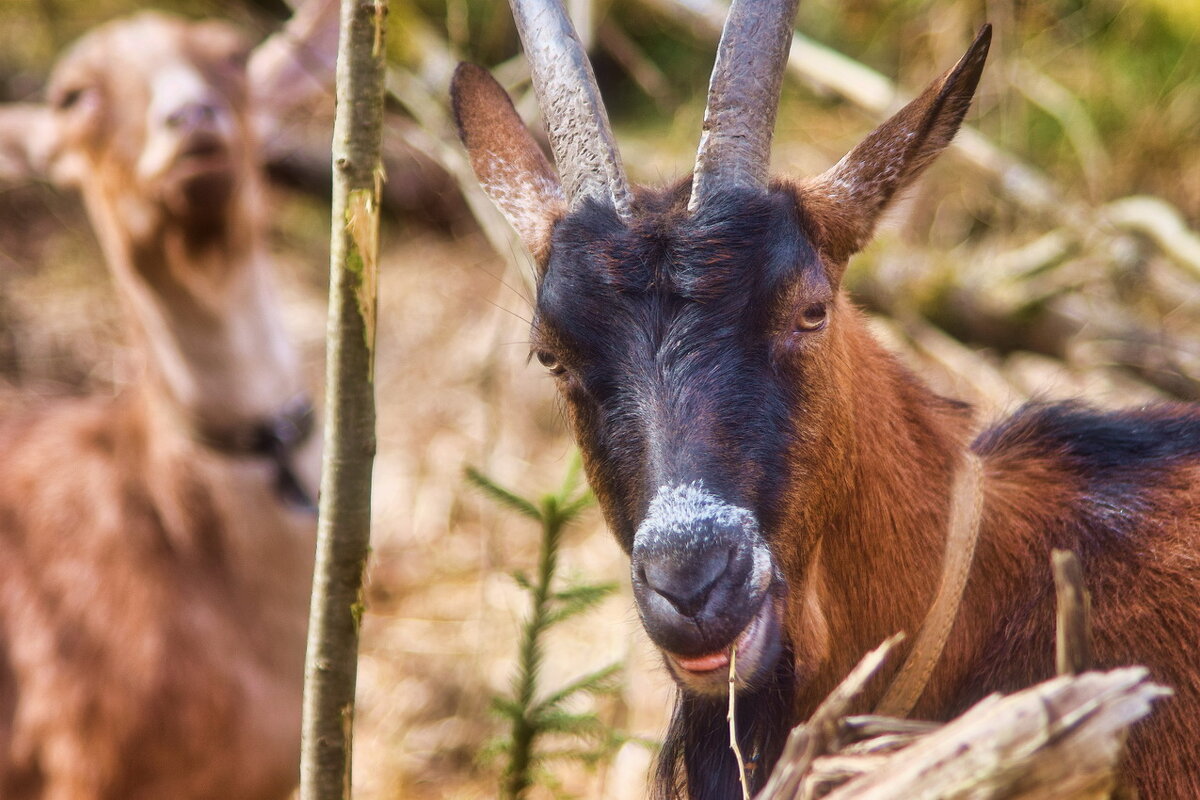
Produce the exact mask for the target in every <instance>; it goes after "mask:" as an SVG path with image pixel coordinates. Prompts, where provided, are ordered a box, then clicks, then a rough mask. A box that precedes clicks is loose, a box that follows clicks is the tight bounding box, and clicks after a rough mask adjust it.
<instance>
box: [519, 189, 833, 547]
mask: <svg viewBox="0 0 1200 800" xmlns="http://www.w3.org/2000/svg"><path fill="white" fill-rule="evenodd" d="M831 298H832V288H831V287H830V286H829V283H828V280H827V278H826V277H825V274H824V272H823V270H822V268H821V264H820V261H819V259H818V256H817V254H816V251H815V250H814V248H813V247H812V246H811V245H810V244H809V242H808V239H807V238H806V236H805V234H804V231H803V230H802V228H801V224H800V219H799V216H798V213H797V209H796V201H795V197H794V196H793V195H792V193H791V192H790V191H787V190H775V191H772V192H770V193H761V192H754V191H735V192H730V193H727V194H725V195H722V196H719V197H717V198H714V201H713V202H712V203H710V204H709V205H707V206H705V207H704V208H702V209H700V210H699V211H698V212H697V213H696V214H695V215H693V216H690V217H689V216H687V215H685V214H683V213H682V211H681V209H679V208H678V207H670V208H667V209H664V210H662V211H660V212H657V213H651V214H645V215H643V216H642V217H640V218H639V219H638V220H637V221H635V223H634V224H633V225H631V226H628V227H627V226H625V225H623V224H622V223H621V222H620V221H619V220H618V219H617V218H616V215H615V214H614V213H613V212H612V210H611V209H608V208H605V207H603V206H600V205H598V204H590V205H586V206H584V207H583V208H582V209H580V210H579V211H577V212H575V213H573V214H571V215H570V216H568V217H567V218H565V219H564V220H563V221H562V222H560V223H559V225H558V226H557V228H556V230H555V232H554V238H553V244H552V248H551V255H550V259H549V263H548V265H547V268H546V270H545V273H544V275H543V278H542V280H541V283H540V285H539V290H538V302H537V313H536V319H535V322H534V340H535V345H534V347H535V352H536V353H537V357H538V360H539V361H542V362H543V363H546V364H547V365H553V367H555V368H557V369H558V370H560V371H561V375H562V381H563V390H564V392H565V395H566V397H567V400H568V406H569V411H570V413H571V416H572V421H573V424H574V426H575V431H576V434H577V436H578V438H579V440H580V443H581V446H582V447H583V449H584V451H585V454H586V455H587V456H588V457H589V458H588V460H589V466H590V475H591V477H592V478H593V483H594V485H595V486H596V490H597V492H598V494H600V495H601V499H602V501H603V502H604V503H605V507H606V511H608V512H609V516H610V520H609V521H610V524H612V526H613V528H614V531H615V532H616V533H617V536H618V539H619V540H620V541H621V543H622V545H623V546H624V547H625V548H626V549H627V550H628V549H630V547H631V544H632V537H633V533H634V530H635V529H636V527H637V524H638V522H639V521H640V518H641V517H642V516H643V515H644V514H645V512H646V508H647V506H648V505H649V502H650V499H651V497H652V496H653V493H654V491H656V490H657V489H658V488H659V487H660V486H664V485H676V484H682V483H687V482H690V481H695V480H701V481H703V483H704V486H705V487H706V489H707V490H708V491H709V492H713V493H716V494H718V495H720V496H721V497H723V498H724V499H725V500H726V501H728V502H731V503H734V504H737V505H740V506H743V507H746V508H750V509H751V510H754V511H756V512H758V513H759V514H763V515H766V511H765V509H769V508H771V507H772V505H773V504H772V503H771V499H772V497H773V495H774V494H775V493H776V492H777V491H778V490H779V488H780V487H779V485H778V480H777V478H776V476H778V475H779V474H780V473H781V464H782V459H783V457H784V453H783V447H784V444H785V443H786V442H787V441H788V437H787V433H788V426H789V417H790V413H791V408H792V406H793V403H794V401H795V390H794V387H793V386H792V382H791V380H789V379H785V374H784V372H785V364H784V363H783V361H784V360H785V358H784V354H785V351H786V350H787V348H788V347H789V346H791V345H790V342H791V337H792V336H794V335H795V334H796V332H797V331H799V330H801V329H803V330H805V331H818V330H820V328H822V327H824V321H823V319H817V318H818V317H823V314H824V310H825V304H826V302H827V301H828V300H829V299H831ZM798 301H799V302H801V303H802V304H803V305H802V308H804V309H805V310H804V311H803V312H802V313H800V314H799V315H797V310H796V307H795V305H796V303H797V302H798ZM797 320H800V322H797Z"/></svg>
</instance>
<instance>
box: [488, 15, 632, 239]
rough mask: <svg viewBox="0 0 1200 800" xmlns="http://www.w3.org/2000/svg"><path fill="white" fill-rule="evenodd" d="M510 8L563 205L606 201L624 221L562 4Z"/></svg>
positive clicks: (625, 188)
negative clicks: (565, 202) (564, 197)
mask: <svg viewBox="0 0 1200 800" xmlns="http://www.w3.org/2000/svg"><path fill="white" fill-rule="evenodd" d="M510 5H511V7H512V12H513V17H514V19H516V22H517V33H519V34H520V36H521V44H522V45H524V47H525V56H526V58H528V59H529V67H530V72H531V75H532V78H533V90H534V92H535V93H536V94H537V99H538V104H539V105H540V106H541V108H542V118H543V119H544V120H545V123H546V133H547V134H548V135H549V136H550V148H551V149H552V150H553V151H554V160H555V162H556V163H557V164H558V172H559V176H560V177H561V178H562V182H563V189H564V191H565V192H566V195H567V199H568V202H569V203H570V205H571V207H572V208H574V207H576V206H578V205H579V203H580V202H581V201H583V200H584V199H585V198H587V197H596V198H600V199H603V200H609V201H611V202H612V204H613V206H614V207H615V208H616V210H617V216H619V217H620V218H621V219H622V220H625V221H629V219H631V217H632V211H631V210H630V207H631V199H632V198H631V195H630V191H629V181H628V179H627V178H626V177H625V168H624V167H622V166H621V156H620V154H619V153H617V146H616V142H615V140H614V139H613V134H612V128H611V127H610V126H609V124H608V114H607V113H606V112H605V111H604V103H603V102H602V101H601V99H600V89H599V88H598V87H597V86H596V76H595V75H594V74H593V73H592V65H591V63H589V62H588V58H587V52H586V51H585V50H584V47H583V43H582V42H580V41H579V36H578V35H577V34H576V33H575V26H573V25H572V24H571V19H570V17H568V16H567V12H566V9H564V8H563V4H562V0H510Z"/></svg>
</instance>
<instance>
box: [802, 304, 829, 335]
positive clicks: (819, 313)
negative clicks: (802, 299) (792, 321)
mask: <svg viewBox="0 0 1200 800" xmlns="http://www.w3.org/2000/svg"><path fill="white" fill-rule="evenodd" d="M828 319H829V315H828V313H827V312H826V310H825V304H824V303H812V304H811V305H807V306H805V307H804V309H803V310H801V312H800V316H799V317H798V318H797V319H796V330H797V331H798V332H801V333H810V332H812V331H819V330H821V328H824V327H825V323H826V322H827V321H828Z"/></svg>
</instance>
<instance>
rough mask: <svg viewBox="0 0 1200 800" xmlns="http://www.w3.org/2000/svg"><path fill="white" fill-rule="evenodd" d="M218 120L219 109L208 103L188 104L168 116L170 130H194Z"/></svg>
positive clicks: (167, 121)
mask: <svg viewBox="0 0 1200 800" xmlns="http://www.w3.org/2000/svg"><path fill="white" fill-rule="evenodd" d="M216 118H217V109H216V108H215V107H213V106H212V105H210V104H208V103H188V104H186V105H182V106H180V107H179V108H177V109H175V110H174V111H172V112H171V113H170V114H168V115H167V118H166V123H167V127H169V128H194V127H198V126H201V125H207V124H209V123H212V122H213V121H214V120H215V119H216Z"/></svg>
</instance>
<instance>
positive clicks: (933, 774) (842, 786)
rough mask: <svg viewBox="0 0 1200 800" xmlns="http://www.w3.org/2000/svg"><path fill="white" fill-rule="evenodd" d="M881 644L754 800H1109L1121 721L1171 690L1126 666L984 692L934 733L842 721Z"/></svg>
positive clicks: (791, 744) (924, 726)
mask: <svg viewBox="0 0 1200 800" xmlns="http://www.w3.org/2000/svg"><path fill="white" fill-rule="evenodd" d="M885 649H886V645H885V647H883V648H880V649H879V650H876V651H875V652H873V653H871V654H869V655H868V656H867V657H866V658H864V659H863V661H862V663H860V664H859V666H858V667H856V668H855V670H854V672H853V673H852V674H851V677H850V678H848V679H847V680H846V681H845V682H843V684H842V685H841V686H839V687H838V689H837V690H835V691H834V693H833V694H832V695H830V698H829V700H827V701H826V703H825V704H824V705H823V706H822V709H821V710H819V711H818V712H817V713H816V714H814V716H813V719H812V720H811V721H810V722H809V723H808V724H805V725H801V726H798V727H797V728H796V729H795V730H794V731H792V734H791V736H790V737H789V739H788V743H787V746H786V748H785V750H784V754H783V756H782V757H781V759H780V762H779V764H778V765H777V767H776V769H775V771H774V772H773V773H772V775H771V778H770V780H769V781H768V782H767V785H766V787H765V788H764V789H763V791H762V792H761V793H760V794H759V795H758V797H757V800H810V798H818V797H824V798H829V800H909V798H920V797H926V798H971V799H972V800H1000V798H1020V799H1021V800H1051V798H1054V799H1055V800H1093V799H1095V800H1100V799H1101V798H1108V797H1109V796H1110V795H1111V793H1112V792H1113V791H1114V789H1115V788H1116V787H1117V769H1118V765H1119V763H1120V760H1121V755H1122V752H1123V749H1124V744H1125V735H1126V732H1127V730H1128V729H1129V726H1130V725H1132V724H1133V723H1134V722H1136V721H1137V720H1139V719H1141V718H1142V717H1144V716H1146V715H1147V714H1148V713H1150V711H1151V705H1152V703H1153V702H1154V701H1155V700H1156V699H1158V698H1160V697H1163V696H1166V695H1168V694H1170V691H1169V690H1167V689H1164V688H1163V687H1161V686H1158V685H1156V684H1154V683H1152V682H1150V680H1149V678H1148V673H1147V670H1146V669H1145V668H1143V667H1126V668H1123V669H1117V670H1113V671H1111V672H1088V673H1084V674H1082V675H1077V676H1070V675H1064V676H1060V677H1058V678H1054V679H1053V680H1050V681H1047V682H1045V683H1041V684H1038V685H1037V686H1034V687H1031V688H1029V689H1025V690H1024V691H1021V692H1017V693H1015V694H1012V695H1009V696H1007V697H1001V696H999V695H992V696H991V697H988V698H985V699H984V700H982V701H980V702H979V703H977V704H976V705H975V706H973V707H972V708H971V709H969V710H968V711H967V712H966V713H965V714H963V715H962V716H961V717H959V718H958V719H956V720H954V721H952V722H950V723H948V724H946V725H943V726H936V725H934V724H933V723H925V722H914V721H910V720H898V719H891V718H887V717H874V716H872V717H842V716H841V714H842V713H844V711H845V709H846V708H848V707H849V703H850V700H852V699H853V696H854V695H855V694H856V693H857V692H858V691H859V690H860V689H861V688H862V686H863V685H864V684H865V682H866V680H867V678H869V677H870V675H871V674H873V673H874V671H875V670H876V669H878V667H879V665H880V664H881V663H882V659H883V655H884V654H885V653H884V651H885ZM831 713H832V714H833V719H832V720H831V718H830V714H831Z"/></svg>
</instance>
